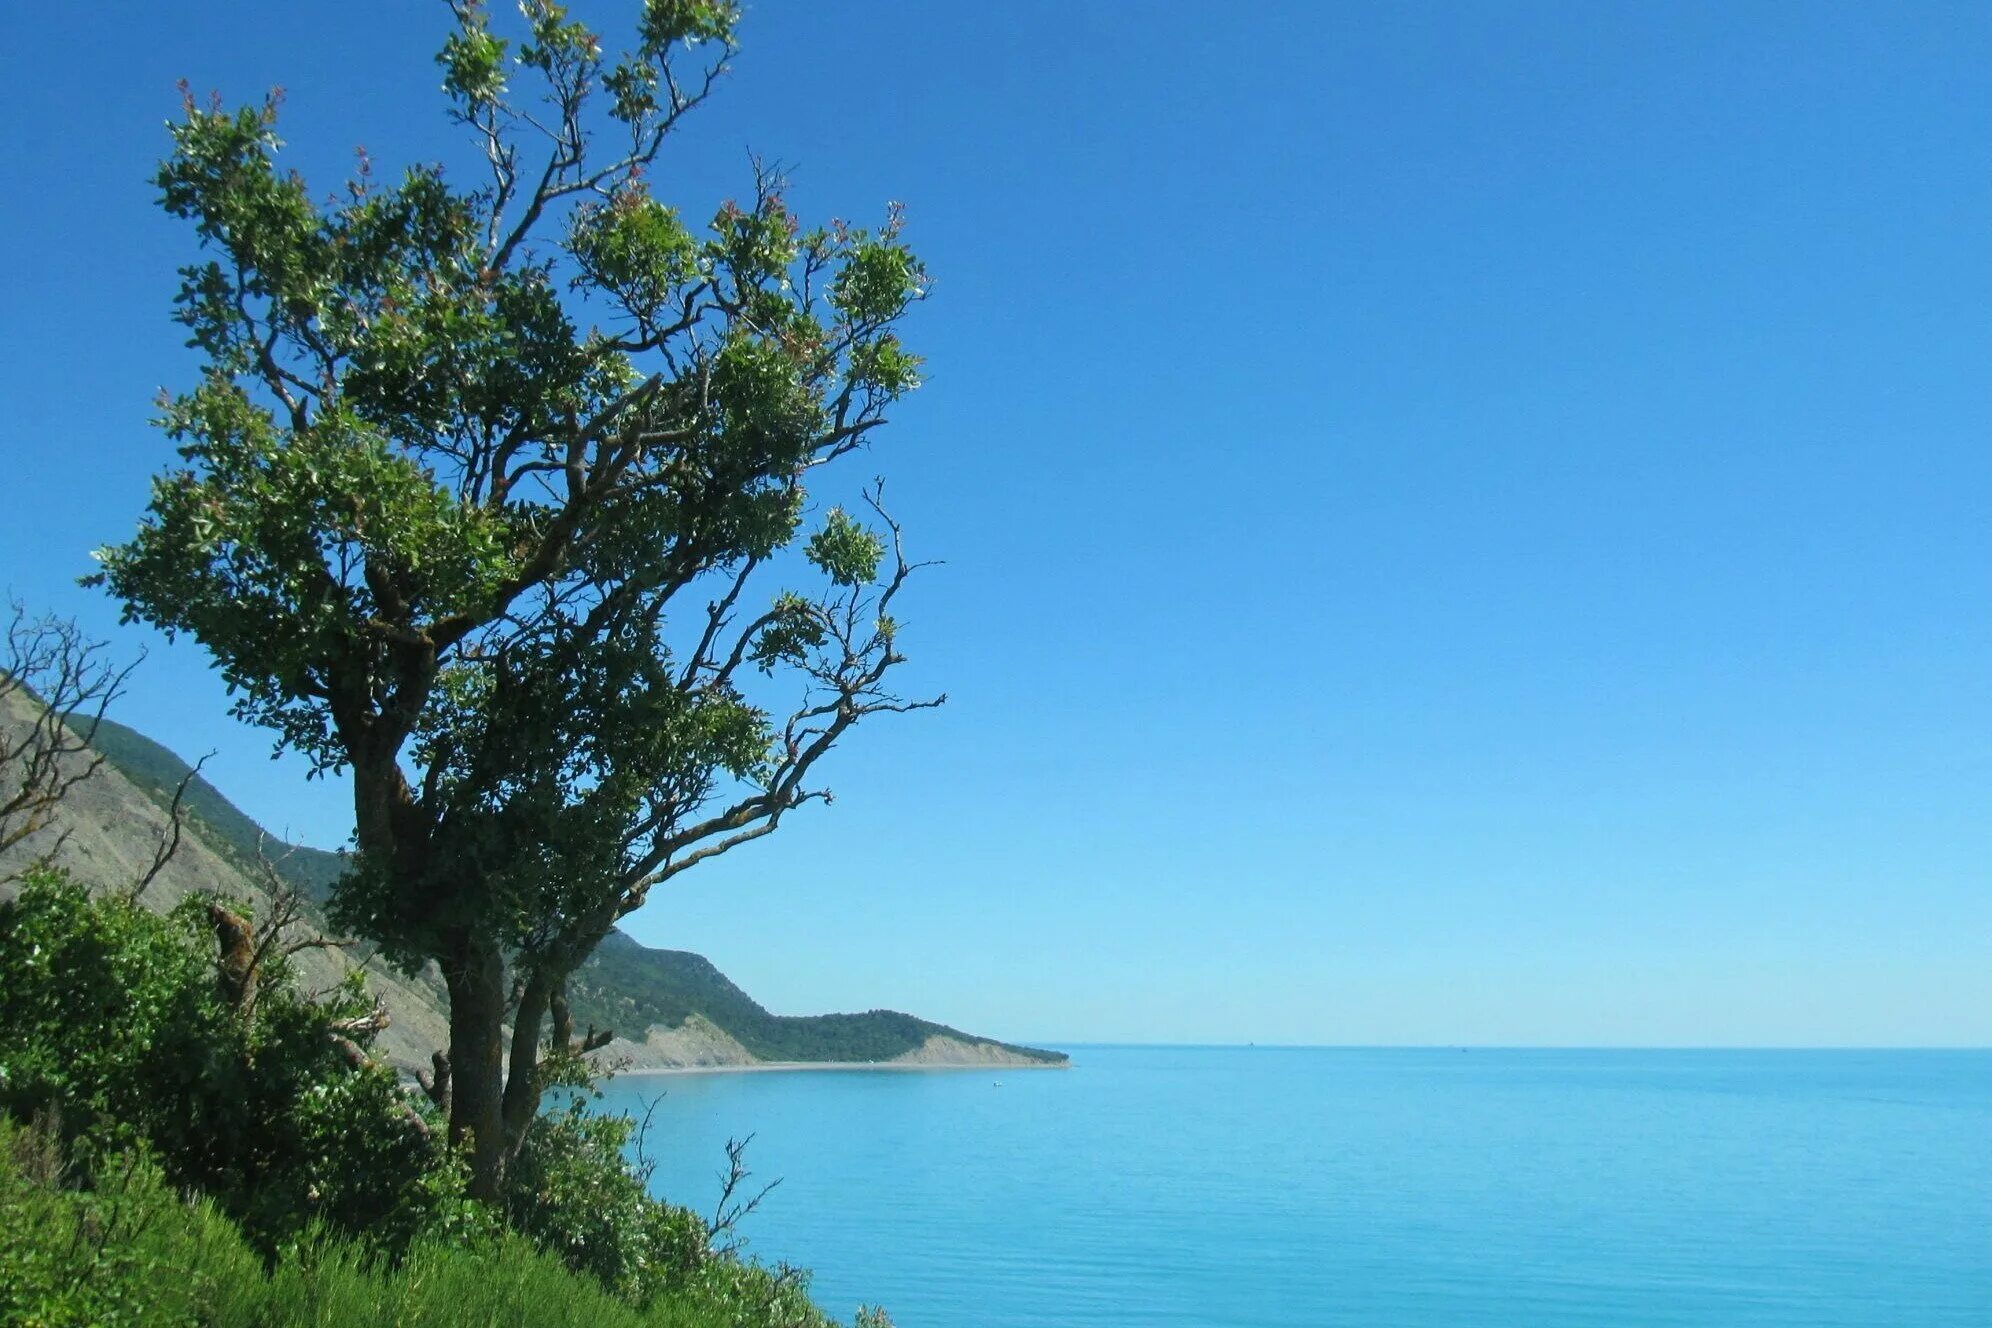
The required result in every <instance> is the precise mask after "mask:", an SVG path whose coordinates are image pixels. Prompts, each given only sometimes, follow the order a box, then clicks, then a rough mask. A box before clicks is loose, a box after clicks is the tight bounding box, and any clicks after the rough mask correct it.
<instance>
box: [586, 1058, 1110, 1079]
mask: <svg viewBox="0 0 1992 1328" xmlns="http://www.w3.org/2000/svg"><path fill="white" fill-rule="evenodd" d="M1071 1068H1072V1062H1071V1061H1069V1060H1068V1061H1014V1062H1013V1061H987V1062H978V1061H925V1062H923V1061H753V1062H750V1063H748V1064H745V1065H654V1066H647V1067H644V1068H641V1069H638V1068H631V1069H627V1070H618V1071H616V1074H615V1077H616V1078H618V1079H627V1078H631V1077H633V1076H636V1075H652V1074H793V1073H798V1072H807V1071H812V1070H885V1071H890V1072H897V1073H904V1072H906V1071H909V1070H911V1071H929V1070H931V1071H958V1070H1069V1069H1071Z"/></svg>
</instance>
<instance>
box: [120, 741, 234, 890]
mask: <svg viewBox="0 0 1992 1328" xmlns="http://www.w3.org/2000/svg"><path fill="white" fill-rule="evenodd" d="M212 759H214V753H213V752H209V753H207V755H205V756H203V757H201V759H200V760H198V761H196V762H194V763H193V765H192V766H190V767H188V769H187V773H186V774H184V775H181V776H180V782H179V784H178V785H177V786H176V787H175V788H174V789H173V801H172V804H171V805H170V806H168V807H167V808H166V826H165V828H164V829H163V830H161V831H160V832H159V842H158V844H156V845H155V846H154V847H153V850H152V865H151V866H149V867H147V868H146V869H145V874H144V875H143V876H141V877H139V878H138V882H137V884H135V885H133V886H132V887H131V889H130V890H128V891H126V893H125V897H126V898H127V899H129V900H131V901H132V902H133V903H137V902H138V900H139V898H140V897H141V896H142V895H144V893H145V891H146V889H147V887H149V886H150V885H151V884H152V883H153V881H155V880H157V879H158V877H159V873H160V872H162V871H164V870H165V869H166V864H167V863H169V862H171V861H172V860H173V855H174V854H176V853H178V852H179V851H180V837H181V833H182V831H184V830H185V828H186V816H185V811H186V806H185V804H186V800H187V790H188V789H189V788H191V787H192V786H193V782H194V781H195V780H196V779H199V778H200V775H201V767H202V766H204V765H206V764H207V763H208V762H209V761H210V760H212Z"/></svg>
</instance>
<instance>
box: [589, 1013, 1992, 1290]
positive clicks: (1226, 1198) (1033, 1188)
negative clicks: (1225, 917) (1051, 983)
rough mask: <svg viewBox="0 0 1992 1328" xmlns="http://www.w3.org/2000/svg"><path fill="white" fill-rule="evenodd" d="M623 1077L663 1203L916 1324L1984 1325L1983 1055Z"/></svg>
mask: <svg viewBox="0 0 1992 1328" xmlns="http://www.w3.org/2000/svg"><path fill="white" fill-rule="evenodd" d="M1069 1050H1071V1051H1072V1054H1073V1060H1074V1062H1075V1063H1074V1066H1073V1068H1071V1069H1069V1070H1035V1071H1032V1070H995V1071H992V1070H953V1071H927V1072H910V1071H899V1072H893V1071H870V1072H867V1071H823V1072H798V1073H756V1074H713V1075H673V1076H627V1077H624V1078H622V1079H619V1080H616V1081H614V1082H613V1083H612V1084H611V1085H610V1087H609V1091H608V1097H607V1100H606V1103H605V1105H606V1106H608V1107H609V1108H610V1109H630V1108H635V1107H638V1106H639V1105H640V1104H641V1103H644V1102H648V1101H650V1100H651V1099H653V1098H655V1096H656V1095H657V1094H658V1093H660V1092H662V1093H663V1094H664V1095H665V1096H664V1098H663V1101H662V1102H661V1103H660V1104H658V1106H657V1109H656V1112H655V1114H654V1117H653V1122H654V1123H653V1127H652V1133H651V1140H650V1143H651V1151H652V1153H653V1154H658V1155H661V1158H662V1161H661V1165H660V1166H659V1169H658V1171H657V1174H656V1188H657V1189H658V1191H659V1192H660V1193H662V1194H664V1195H667V1196H668V1197H670V1198H672V1199H674V1200H676V1201H678V1202H682V1203H689V1204H692V1205H694V1206H696V1207H702V1208H709V1207H710V1205H711V1204H712V1202H713V1199H714V1197H715V1196H716V1194H717V1191H718V1181H717V1173H718V1171H719V1169H720V1165H721V1164H722V1163H723V1161H724V1158H723V1155H722V1148H723V1146H724V1144H725V1142H726V1140H727V1138H728V1137H729V1136H736V1137H737V1136H744V1135H747V1134H750V1133H751V1134H753V1135H754V1136H755V1138H754V1142H753V1144H752V1146H751V1148H750V1150H749V1153H748V1158H749V1161H750V1164H751V1165H752V1166H753V1167H754V1169H755V1170H756V1172H757V1173H758V1174H760V1175H761V1176H762V1177H764V1178H773V1177H777V1176H779V1177H781V1178H782V1184H781V1186H780V1188H778V1189H777V1190H775V1191H774V1192H773V1193H772V1194H771V1195H769V1196H768V1199H767V1201H766V1202H765V1203H764V1205H763V1206H762V1208H761V1211H760V1212H758V1213H756V1214H755V1215H754V1216H753V1217H751V1218H750V1219H749V1220H748V1223H747V1225H746V1228H745V1231H746V1234H747V1236H748V1237H749V1238H750V1241H751V1245H750V1249H751V1251H752V1252H753V1253H755V1254H757V1255H759V1256H760V1257H761V1258H763V1259H765V1260H768V1261H773V1260H775V1259H786V1260H789V1261H791V1262H793V1263H798V1264H803V1265H807V1266H809V1267H811V1268H813V1269H814V1270H815V1272H816V1281H815V1290H816V1296H817V1299H818V1301H819V1302H820V1303H822V1304H823V1305H824V1306H825V1307H826V1308H827V1309H830V1310H831V1311H833V1312H834V1313H837V1314H838V1315H840V1316H844V1317H848V1316H849V1315H850V1314H851V1312H852V1311H853V1310H854V1309H855V1308H856V1306H857V1305H858V1304H859V1303H860V1302H861V1301H862V1302H872V1303H880V1304H883V1305H884V1306H885V1307H886V1308H887V1309H888V1310H889V1311H890V1312H891V1313H892V1315H893V1317H894V1319H895V1321H896V1322H897V1323H898V1324H899V1325H900V1326H901V1328H1026V1326H1027V1325H1028V1326H1030V1328H1038V1326H1046V1328H1049V1326H1050V1325H1060V1326H1061V1328H1091V1326H1092V1325H1106V1324H1115V1325H1146V1324H1170V1325H1176V1324H1179V1325H1209V1326H1213V1328H1214V1326H1216V1325H1239V1326H1240V1328H1244V1326H1246V1325H1251V1326H1252V1328H1273V1326H1279V1325H1295V1326H1296V1328H1300V1326H1303V1325H1304V1326H1306V1328H1322V1326H1324V1325H1343V1324H1348V1325H1355V1324H1362V1325H1378V1326H1390V1328H1471V1326H1473V1325H1489V1326H1490V1328H1491V1326H1494V1325H1498V1326H1499V1328H1559V1326H1561V1325H1573V1326H1574V1325H1587V1326H1588V1325H1625V1326H1627V1328H1631V1326H1634V1325H1638V1326H1645V1325H1655V1326H1657V1325H1721V1326H1723V1328H1759V1326H1763V1328H1768V1326H1770V1325H1779V1326H1780V1328H1784V1326H1787V1325H1790V1326H1796V1325H1805V1326H1806V1328H1824V1326H1827V1325H1862V1326H1864V1328H1865V1326H1867V1325H1873V1326H1874V1328H1881V1326H1882V1325H1888V1326H1889V1328H1949V1326H1951V1325H1958V1326H1959V1328H1964V1326H1965V1325H1970V1326H1971V1328H1986V1326H1987V1325H1992V1053H1988V1052H1975V1051H1973V1052H1945V1051H1927V1052H1856V1051H1821V1052H1813V1051H1767V1052H1757V1051H1486V1050H1477V1049H1476V1050H1470V1051H1459V1050H1447V1051H1441V1050H1341V1049H1314V1048H1308V1049H1278V1048H1237V1047H1233V1048H1201V1047H1074V1048H1070V1049H1069Z"/></svg>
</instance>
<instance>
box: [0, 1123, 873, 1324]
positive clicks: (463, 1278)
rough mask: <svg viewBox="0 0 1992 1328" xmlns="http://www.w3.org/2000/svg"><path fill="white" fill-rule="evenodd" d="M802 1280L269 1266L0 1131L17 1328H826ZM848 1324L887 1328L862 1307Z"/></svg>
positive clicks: (38, 1142) (749, 1268)
mask: <svg viewBox="0 0 1992 1328" xmlns="http://www.w3.org/2000/svg"><path fill="white" fill-rule="evenodd" d="M808 1289H809V1283H808V1279H807V1277H805V1276H803V1275H802V1274H800V1273H798V1272H796V1271H794V1270H790V1269H775V1270H769V1269H763V1268H759V1267H756V1266H754V1265H751V1264H743V1263H739V1262H737V1261H733V1260H722V1259H712V1260H708V1261H707V1262H705V1263H704V1264H702V1265H700V1266H698V1267H695V1268H694V1269H692V1270H691V1271H690V1272H689V1273H687V1274H686V1275H685V1276H683V1277H681V1278H678V1279H676V1280H673V1281H668V1282H666V1283H664V1284H663V1285H662V1286H661V1287H660V1288H659V1289H658V1290H657V1291H656V1292H655V1293H654V1294H652V1295H649V1296H647V1297H644V1298H641V1299H632V1298H631V1297H629V1296H628V1295H626V1294H618V1293H617V1292H615V1291H613V1290H611V1289H610V1288H608V1287H606V1286H604V1285H602V1284H601V1283H600V1282H599V1281H597V1280H596V1279H594V1278H592V1277H589V1276H587V1275H586V1274H584V1273H579V1272H576V1271H575V1270H573V1269H572V1268H571V1267H569V1266H568V1265H566V1264H565V1263H563V1262H562V1261H561V1259H560V1258H559V1257H558V1256H557V1255H555V1254H552V1253H549V1252H547V1251H546V1250H543V1249H540V1248H538V1247H536V1246H535V1245H534V1244H533V1242H532V1241H531V1240H529V1239H527V1238H526V1237H523V1236H520V1235H516V1234H513V1233H510V1232H506V1231H502V1230H493V1231H489V1232H484V1233H481V1234H478V1235H476V1236H473V1237H468V1238H463V1239H449V1238H446V1237H443V1236H439V1235H435V1234H423V1235H421V1236H418V1237H417V1238H416V1239H414V1240H413V1241H411V1242H410V1243H409V1244H408V1246H407V1247H406V1248H405V1249H404V1250H403V1251H402V1252H401V1254H400V1257H399V1258H397V1259H393V1260H387V1259H383V1258H382V1257H381V1256H380V1253H379V1251H378V1250H377V1249H375V1248H374V1247H373V1246H371V1245H370V1244H368V1243H366V1242H363V1241H358V1240H354V1239H352V1238H349V1237H341V1236H337V1235H334V1234H331V1233H329V1232H324V1231H312V1232H310V1233H308V1234H307V1235H306V1236H305V1237H303V1238H301V1239H299V1240H298V1241H296V1242H293V1243H292V1244H291V1245H290V1246H288V1247H287V1248H286V1249H285V1250H284V1251H283V1253H282V1255H281V1257H279V1258H277V1259H275V1260H274V1261H273V1260H271V1259H269V1258H268V1257H267V1256H266V1254H265V1252H264V1251H262V1250H260V1249H258V1248H257V1247H256V1246H255V1245H253V1244H252V1243H251V1242H249V1241H248V1240H245V1239H244V1238H243V1235H242V1231H241V1229H240V1228H239V1227H238V1226H237V1224H236V1223H235V1222H234V1221H232V1220H231V1219H230V1218H229V1217H228V1216H227V1215H226V1214H225V1213H223V1212H222V1211H221V1210H220V1209H219V1208H218V1207H217V1206H216V1205H215V1204H214V1202H213V1201H212V1200H209V1199H206V1198H203V1197H201V1196H198V1195H193V1196H186V1195H183V1194H182V1193H181V1192H179V1191H178V1190H176V1189H175V1188H174V1187H173V1186H172V1185H171V1184H170V1183H169V1182H168V1181H167V1180H166V1179H165V1177H164V1175H163V1174H162V1172H161V1171H160V1169H159V1168H158V1166H157V1165H155V1164H153V1163H151V1162H150V1161H148V1160H147V1159H145V1157H144V1156H143V1155H142V1154H139V1153H124V1154H117V1155H113V1156H110V1157H107V1158H104V1159H102V1160H101V1161H100V1163H99V1164H98V1165H97V1166H96V1167H95V1168H94V1170H92V1171H90V1172H88V1173H87V1174H86V1173H85V1172H83V1171H81V1170H80V1169H79V1168H78V1167H77V1166H76V1165H75V1164H74V1163H73V1162H72V1161H70V1160H69V1159H68V1158H67V1157H66V1156H65V1155H64V1153H63V1152H62V1150H61V1148H60V1146H59V1145H58V1144H56V1143H55V1141H54V1140H53V1139H52V1138H51V1137H50V1136H49V1135H48V1134H47V1133H46V1132H43V1131H38V1130H35V1129H32V1128H23V1127H21V1126H18V1125H15V1124H12V1123H10V1122H8V1121H7V1120H5V1119H4V1118H0V1323H5V1324H13V1325H20V1328H105V1325H117V1326H118V1328H325V1325H337V1326H338V1328H489V1326H490V1325H492V1324H509V1325H519V1326H520V1328H827V1325H828V1323H829V1321H828V1320H826V1319H825V1318H824V1317H823V1316H822V1314H821V1313H820V1312H819V1311H818V1310H816V1309H815V1308H814V1307H813V1306H812V1305H811V1304H810V1302H809V1299H808ZM856 1323H857V1328H890V1321H889V1320H888V1319H887V1318H886V1317H885V1316H884V1315H883V1314H882V1313H879V1312H878V1311H876V1310H860V1311H859V1313H858V1316H857V1320H856Z"/></svg>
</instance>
